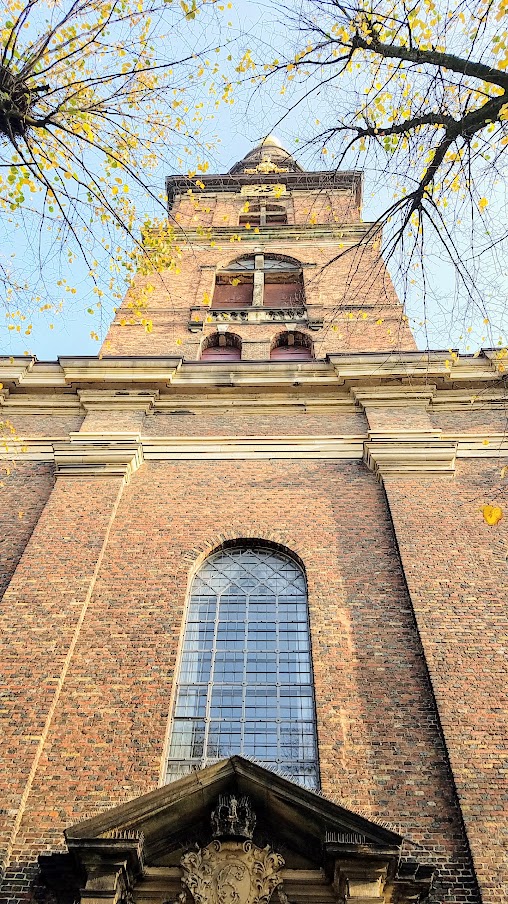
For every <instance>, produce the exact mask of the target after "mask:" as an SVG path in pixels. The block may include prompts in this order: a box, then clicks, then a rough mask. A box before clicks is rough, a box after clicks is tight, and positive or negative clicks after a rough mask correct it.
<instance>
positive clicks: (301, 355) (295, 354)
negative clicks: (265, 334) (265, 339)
mask: <svg viewBox="0 0 508 904" xmlns="http://www.w3.org/2000/svg"><path fill="white" fill-rule="evenodd" d="M313 358H314V348H313V345H312V340H311V338H310V336H307V334H306V333H301V332H299V331H298V330H285V331H284V332H282V333H279V335H278V336H276V337H275V339H274V341H273V343H272V347H271V349H270V360H271V361H312V360H313Z"/></svg>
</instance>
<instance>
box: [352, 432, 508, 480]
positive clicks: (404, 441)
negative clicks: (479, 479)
mask: <svg viewBox="0 0 508 904" xmlns="http://www.w3.org/2000/svg"><path fill="white" fill-rule="evenodd" d="M507 453H508V449H507ZM456 458H457V443H456V442H450V441H448V440H444V439H443V438H442V437H440V436H437V435H436V434H434V433H429V434H428V435H425V434H424V433H420V432H416V431H415V432H414V433H412V434H409V435H404V434H402V432H401V434H400V435H395V436H393V437H389V436H387V435H377V434H369V439H368V440H367V442H366V443H365V446H364V455H363V460H364V462H365V464H366V465H367V467H368V468H370V470H371V471H373V472H374V474H376V476H377V477H378V478H379V479H384V478H386V477H394V476H395V477H396V476H400V475H403V476H407V475H408V474H411V473H419V474H425V475H429V476H432V477H443V476H444V477H450V476H453V475H454V473H455V461H456Z"/></svg>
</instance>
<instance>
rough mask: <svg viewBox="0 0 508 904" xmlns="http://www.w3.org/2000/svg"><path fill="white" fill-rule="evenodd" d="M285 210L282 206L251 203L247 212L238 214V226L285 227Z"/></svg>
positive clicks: (286, 217)
mask: <svg viewBox="0 0 508 904" xmlns="http://www.w3.org/2000/svg"><path fill="white" fill-rule="evenodd" d="M287 221H288V215H287V210H286V208H285V207H284V205H283V204H265V203H264V202H260V203H256V202H254V203H252V204H250V206H249V209H248V210H247V211H242V213H241V214H240V226H244V225H245V224H246V223H250V225H251V226H286V225H287Z"/></svg>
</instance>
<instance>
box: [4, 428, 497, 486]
mask: <svg viewBox="0 0 508 904" xmlns="http://www.w3.org/2000/svg"><path fill="white" fill-rule="evenodd" d="M302 458H306V459H330V460H336V461H337V460H350V461H360V460H361V459H363V461H364V462H365V464H366V465H367V466H368V467H369V468H370V469H371V470H372V471H374V473H375V474H377V475H378V476H379V477H380V478H382V477H385V476H386V475H394V474H407V473H408V472H420V473H428V474H430V475H432V474H443V473H446V474H448V475H450V474H453V473H454V470H455V462H456V459H458V458H460V459H463V458H469V459H472V458H474V459H503V460H505V459H507V458H508V437H507V436H506V435H505V434H502V433H490V434H489V433H487V434H464V433H463V434H442V433H441V431H439V430H435V431H428V432H426V431H423V430H400V431H395V430H393V431H385V432H374V431H370V432H369V433H365V434H350V435H343V436H316V435H314V436H288V435H286V436H283V435H274V436H195V437H189V436H143V437H140V436H139V435H138V434H135V433H128V432H126V433H109V434H102V433H90V432H86V433H85V432H79V433H71V434H70V435H69V437H68V438H64V437H47V438H39V437H29V436H28V437H23V438H22V439H14V440H11V441H9V443H8V444H6V445H5V446H2V447H0V460H4V461H46V462H54V463H55V464H56V468H57V474H59V475H65V476H85V475H89V476H112V475H113V476H121V477H126V478H127V479H129V477H130V475H131V474H132V473H134V471H136V470H137V469H138V467H139V466H140V465H141V463H142V461H143V460H147V461H183V460H192V459H197V460H200V461H214V460H243V461H247V460H249V459H295V460H296V459H302Z"/></svg>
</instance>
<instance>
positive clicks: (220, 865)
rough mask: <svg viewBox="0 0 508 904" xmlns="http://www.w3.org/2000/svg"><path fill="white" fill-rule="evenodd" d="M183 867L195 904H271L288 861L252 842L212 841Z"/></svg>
mask: <svg viewBox="0 0 508 904" xmlns="http://www.w3.org/2000/svg"><path fill="white" fill-rule="evenodd" d="M180 865H181V868H182V872H183V876H182V882H183V884H184V886H185V887H186V889H188V891H189V892H190V893H191V895H192V897H193V899H194V902H195V904H268V902H269V900H270V897H271V895H272V892H273V890H274V888H276V887H277V886H278V885H279V884H280V883H281V882H282V876H281V870H282V868H283V866H284V860H283V859H282V857H280V856H279V854H276V853H274V852H273V851H271V850H270V848H269V847H268V846H267V847H265V848H263V849H261V848H258V847H256V846H255V845H254V844H252V843H251V842H250V841H245V842H243V843H242V842H239V841H223V842H220V841H212V842H211V844H209V845H208V846H207V847H206V848H203V849H200V850H198V851H192V852H191V853H189V854H185V856H184V857H182V860H181V863H180Z"/></svg>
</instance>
